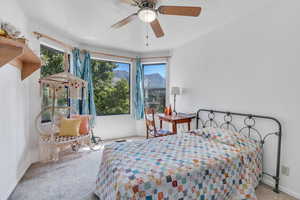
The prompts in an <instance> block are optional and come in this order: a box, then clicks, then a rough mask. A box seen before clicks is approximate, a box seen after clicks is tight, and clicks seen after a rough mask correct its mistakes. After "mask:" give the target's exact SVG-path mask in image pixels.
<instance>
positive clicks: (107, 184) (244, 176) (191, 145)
mask: <svg viewBox="0 0 300 200" xmlns="http://www.w3.org/2000/svg"><path fill="white" fill-rule="evenodd" d="M261 173H262V149H261V145H260V144H259V143H258V142H256V141H254V140H252V139H248V138H246V137H239V138H238V140H237V141H236V142H235V144H234V145H228V144H225V143H222V142H220V141H216V140H213V139H210V138H206V137H203V136H201V135H195V134H191V133H184V134H181V135H179V134H178V135H171V136H166V137H160V138H154V139H149V140H143V141H134V142H124V143H112V144H110V145H106V146H105V148H104V151H103V155H102V161H101V164H100V168H99V172H98V175H97V180H96V189H95V194H96V195H97V196H98V197H99V198H100V200H115V199H117V200H119V199H126V200H127V199H128V200H137V199H146V200H152V199H153V200H154V199H158V200H167V199H168V200H173V199H178V200H183V199H200V200H226V199H233V198H234V199H256V196H255V187H256V186H257V184H258V182H259V181H260V177H261Z"/></svg>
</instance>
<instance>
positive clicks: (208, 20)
mask: <svg viewBox="0 0 300 200" xmlns="http://www.w3.org/2000/svg"><path fill="white" fill-rule="evenodd" d="M270 1H271V0H184V1H183V0H161V1H160V3H159V4H160V5H185V6H201V7H202V8H203V10H202V13H201V15H200V17H197V18H195V17H179V16H164V15H159V20H160V22H161V26H162V27H163V29H164V32H165V36H164V37H163V38H160V39H157V38H156V37H155V36H154V34H153V32H152V30H151V29H150V27H149V26H147V25H146V24H144V23H142V22H141V21H140V20H135V21H134V22H132V23H130V24H128V25H126V26H124V27H122V28H120V29H111V28H110V26H111V25H112V24H114V23H116V22H117V21H118V20H121V19H123V18H125V17H127V16H128V15H130V14H132V13H134V12H136V11H137V8H136V7H132V6H129V5H127V4H124V3H121V2H120V0H26V1H24V0H19V3H20V4H21V7H22V8H24V12H25V14H26V15H27V16H28V17H29V19H30V20H32V21H33V22H36V23H39V24H43V25H45V26H49V27H52V28H54V29H55V30H57V31H58V32H60V34H64V35H65V36H68V37H71V39H72V40H74V41H76V42H77V43H80V44H88V45H93V46H101V47H110V48H117V49H122V50H129V51H134V52H149V51H158V50H168V49H172V48H175V47H177V46H180V45H182V44H184V43H186V42H188V41H191V40H193V39H195V38H197V37H199V36H200V35H201V34H205V33H208V32H209V31H211V30H213V29H214V28H216V27H219V26H223V25H224V24H226V23H228V22H229V21H231V20H234V19H235V18H237V17H241V16H243V15H246V14H248V13H250V12H251V11H253V10H255V9H258V8H261V7H262V6H263V4H265V3H267V2H270ZM147 30H148V31H149V34H150V46H149V47H146V45H145V43H146V40H145V36H146V32H147Z"/></svg>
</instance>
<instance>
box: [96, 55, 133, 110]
mask: <svg viewBox="0 0 300 200" xmlns="http://www.w3.org/2000/svg"><path fill="white" fill-rule="evenodd" d="M92 73H93V84H94V98H95V105H96V112H97V115H118V114H129V113H130V64H128V63H120V62H113V61H103V60H92Z"/></svg>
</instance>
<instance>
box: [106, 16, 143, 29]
mask: <svg viewBox="0 0 300 200" xmlns="http://www.w3.org/2000/svg"><path fill="white" fill-rule="evenodd" d="M136 17H137V13H134V14H132V15H129V16H128V17H126V18H125V19H122V20H121V21H119V22H117V23H115V24H114V25H112V26H111V27H112V28H120V27H122V26H124V25H126V24H128V23H129V22H131V21H132V20H134V19H135V18H136Z"/></svg>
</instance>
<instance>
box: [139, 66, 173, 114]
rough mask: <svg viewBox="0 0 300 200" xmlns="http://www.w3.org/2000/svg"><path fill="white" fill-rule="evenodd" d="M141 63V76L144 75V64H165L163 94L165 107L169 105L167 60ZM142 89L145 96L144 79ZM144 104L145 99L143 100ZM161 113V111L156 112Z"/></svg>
mask: <svg viewBox="0 0 300 200" xmlns="http://www.w3.org/2000/svg"><path fill="white" fill-rule="evenodd" d="M141 64H142V69H143V77H144V76H145V66H147V65H165V73H166V74H165V88H166V94H165V105H164V106H165V107H166V106H167V105H169V102H170V101H169V98H168V96H169V64H168V62H167V61H161V62H143V63H141ZM143 90H144V96H145V86H144V81H143ZM144 98H145V97H144ZM144 104H145V100H144ZM158 114H162V113H158Z"/></svg>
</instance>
